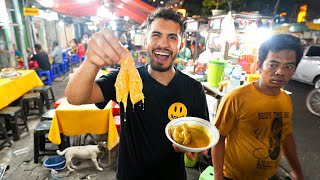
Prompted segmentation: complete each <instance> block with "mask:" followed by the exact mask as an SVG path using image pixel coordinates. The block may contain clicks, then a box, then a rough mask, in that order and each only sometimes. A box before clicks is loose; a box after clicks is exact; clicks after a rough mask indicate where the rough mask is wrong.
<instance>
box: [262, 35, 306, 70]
mask: <svg viewBox="0 0 320 180" xmlns="http://www.w3.org/2000/svg"><path fill="white" fill-rule="evenodd" d="M282 50H292V51H294V52H295V53H296V65H297V66H298V64H299V63H300V61H301V58H302V56H303V49H302V46H301V43H300V39H299V38H298V37H295V36H292V35H289V34H277V35H273V36H272V37H271V38H270V39H268V40H266V41H265V42H263V43H262V44H261V46H260V48H259V68H262V64H263V63H264V61H265V60H266V58H267V55H268V53H269V51H271V52H275V53H276V52H279V51H282Z"/></svg>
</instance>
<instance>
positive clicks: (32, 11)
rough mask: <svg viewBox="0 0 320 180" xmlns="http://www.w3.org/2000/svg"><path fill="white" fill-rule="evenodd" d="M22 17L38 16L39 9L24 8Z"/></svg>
mask: <svg viewBox="0 0 320 180" xmlns="http://www.w3.org/2000/svg"><path fill="white" fill-rule="evenodd" d="M23 15H24V16H39V9H38V8H30V7H24V8H23Z"/></svg>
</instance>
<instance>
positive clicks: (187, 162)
mask: <svg viewBox="0 0 320 180" xmlns="http://www.w3.org/2000/svg"><path fill="white" fill-rule="evenodd" d="M197 161H198V154H197V155H196V160H191V159H189V158H188V156H187V155H186V154H184V165H185V166H186V167H195V166H196V164H197Z"/></svg>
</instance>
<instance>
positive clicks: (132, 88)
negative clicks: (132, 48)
mask: <svg viewBox="0 0 320 180" xmlns="http://www.w3.org/2000/svg"><path fill="white" fill-rule="evenodd" d="M120 66H121V68H120V71H119V74H118V76H117V79H116V83H115V85H114V86H115V88H116V99H117V101H118V102H122V103H123V106H124V109H126V108H127V100H128V95H129V94H130V100H131V102H132V104H133V105H134V104H136V103H137V102H139V101H141V100H142V102H143V100H144V95H143V93H142V89H143V84H142V80H141V77H140V75H139V72H138V70H137V69H136V66H135V63H134V60H133V58H132V56H131V54H130V53H129V52H128V51H127V54H126V56H125V57H124V58H122V59H121V63H120Z"/></svg>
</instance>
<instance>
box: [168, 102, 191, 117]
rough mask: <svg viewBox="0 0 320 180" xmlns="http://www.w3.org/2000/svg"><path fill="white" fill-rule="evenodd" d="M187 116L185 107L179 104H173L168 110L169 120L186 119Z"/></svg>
mask: <svg viewBox="0 0 320 180" xmlns="http://www.w3.org/2000/svg"><path fill="white" fill-rule="evenodd" d="M186 116H187V107H186V106H185V105H184V104H182V103H180V102H177V103H173V104H172V105H171V106H170V107H169V109H168V118H169V119H170V120H174V119H176V118H179V117H186Z"/></svg>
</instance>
